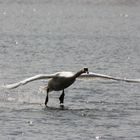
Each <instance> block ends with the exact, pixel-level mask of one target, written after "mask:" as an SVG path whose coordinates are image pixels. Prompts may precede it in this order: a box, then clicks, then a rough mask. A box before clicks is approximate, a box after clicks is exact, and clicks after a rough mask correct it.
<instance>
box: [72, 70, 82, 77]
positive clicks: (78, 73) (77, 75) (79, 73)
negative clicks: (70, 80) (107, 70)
mask: <svg viewBox="0 0 140 140" xmlns="http://www.w3.org/2000/svg"><path fill="white" fill-rule="evenodd" d="M82 73H83V71H82V70H80V71H78V72H77V73H76V74H75V75H74V78H77V77H79V76H80V75H81V74H82Z"/></svg>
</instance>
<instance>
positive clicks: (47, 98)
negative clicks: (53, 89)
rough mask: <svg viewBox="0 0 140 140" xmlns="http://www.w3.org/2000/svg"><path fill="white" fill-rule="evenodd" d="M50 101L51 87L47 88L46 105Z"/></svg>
mask: <svg viewBox="0 0 140 140" xmlns="http://www.w3.org/2000/svg"><path fill="white" fill-rule="evenodd" d="M48 101H49V89H47V95H46V99H45V106H47V103H48Z"/></svg>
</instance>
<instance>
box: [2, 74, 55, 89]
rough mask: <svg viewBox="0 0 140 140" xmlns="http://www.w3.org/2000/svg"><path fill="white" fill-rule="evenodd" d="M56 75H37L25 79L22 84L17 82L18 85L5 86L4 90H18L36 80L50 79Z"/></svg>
mask: <svg viewBox="0 0 140 140" xmlns="http://www.w3.org/2000/svg"><path fill="white" fill-rule="evenodd" d="M55 75H56V74H50V75H47V74H39V75H35V76H33V77H30V78H27V79H24V80H22V81H20V82H17V83H13V84H9V85H4V86H3V87H4V88H8V89H13V88H17V87H19V86H21V85H25V84H27V83H29V82H32V81H35V80H41V79H49V78H53V77H55Z"/></svg>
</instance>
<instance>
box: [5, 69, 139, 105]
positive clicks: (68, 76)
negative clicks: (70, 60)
mask: <svg viewBox="0 0 140 140" xmlns="http://www.w3.org/2000/svg"><path fill="white" fill-rule="evenodd" d="M77 78H78V79H96V78H102V79H111V80H117V81H125V82H135V83H140V79H126V78H118V77H112V76H109V75H103V74H97V73H89V72H88V68H83V69H82V70H80V71H78V72H77V73H72V72H57V73H54V74H50V75H48V74H39V75H36V76H33V77H30V78H27V79H25V80H22V81H20V82H18V83H14V84H10V85H5V86H4V87H5V88H9V89H13V88H17V87H19V86H21V85H25V84H27V83H29V82H31V81H35V80H40V79H50V80H49V81H48V84H47V86H45V87H44V89H45V90H46V91H47V96H46V100H45V105H47V102H48V94H49V92H51V91H60V90H62V91H63V92H62V94H61V96H60V97H59V100H60V103H63V101H64V95H65V94H64V89H66V88H67V87H69V86H71V85H72V84H73V83H74V82H75V80H76V79H77Z"/></svg>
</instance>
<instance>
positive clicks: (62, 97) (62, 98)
mask: <svg viewBox="0 0 140 140" xmlns="http://www.w3.org/2000/svg"><path fill="white" fill-rule="evenodd" d="M64 96H65V93H64V89H63V91H62V94H61V95H60V97H59V100H60V104H63V103H64Z"/></svg>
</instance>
